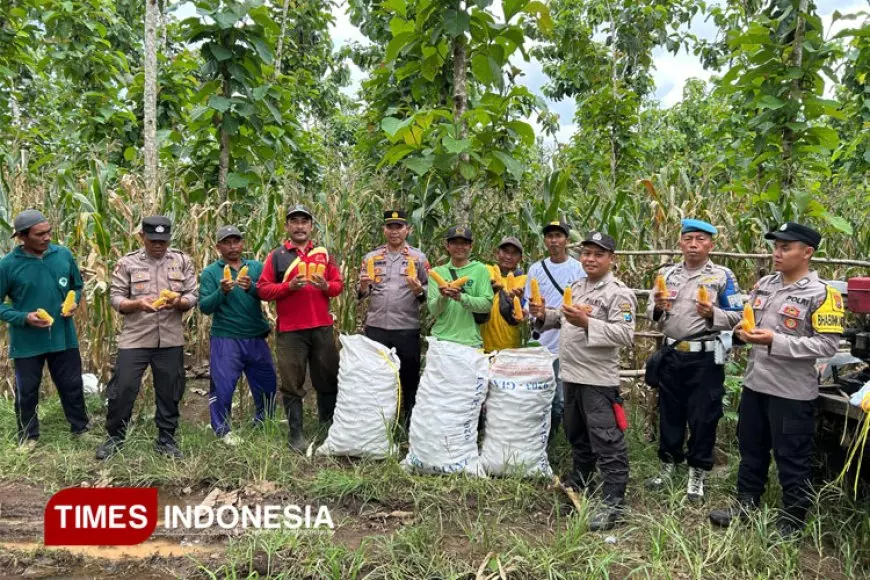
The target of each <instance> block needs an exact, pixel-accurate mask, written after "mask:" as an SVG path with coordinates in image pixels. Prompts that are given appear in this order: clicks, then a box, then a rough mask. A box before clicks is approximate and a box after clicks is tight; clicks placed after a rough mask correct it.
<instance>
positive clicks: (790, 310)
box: [782, 306, 801, 318]
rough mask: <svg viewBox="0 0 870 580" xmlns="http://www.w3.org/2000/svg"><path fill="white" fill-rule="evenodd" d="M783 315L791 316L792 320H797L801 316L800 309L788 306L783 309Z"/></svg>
mask: <svg viewBox="0 0 870 580" xmlns="http://www.w3.org/2000/svg"><path fill="white" fill-rule="evenodd" d="M782 313H783V314H785V315H786V316H791V317H792V318H797V317H798V316H800V315H801V311H800V308H798V307H797V306H786V307H785V308H783V309H782Z"/></svg>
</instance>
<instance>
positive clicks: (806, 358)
mask: <svg viewBox="0 0 870 580" xmlns="http://www.w3.org/2000/svg"><path fill="white" fill-rule="evenodd" d="M749 300H750V304H752V309H753V310H754V311H755V323H756V326H757V327H758V328H766V329H769V330H772V331H773V332H774V335H773V343H772V344H771V345H770V346H763V345H758V344H754V345H752V350H751V351H750V352H749V362H748V364H747V366H746V375H745V377H744V379H743V383H744V384H745V385H746V386H747V387H749V388H750V389H752V390H753V391H757V392H759V393H765V394H768V395H774V396H777V397H783V398H786V399H795V400H798V401H811V400H813V399H815V398H816V397H818V396H819V380H818V373H817V371H816V368H815V364H816V359H817V358H825V357H830V356H834V354H836V352H837V347H838V346H839V344H840V336H841V335H842V333H843V315H844V310H843V297H842V296H841V295H840V293H839V292H838V291H837V290H835V289H834V288H833V287H831V286H829V285H827V284H825V283H824V282H822V281H821V280H819V276H818V274H816V272H814V271H811V272H809V273H808V274H807V275H806V276H804V277H803V278H801V279H800V280H798V281H797V282H795V283H793V284H789V285H787V286H785V285H783V281H782V274H780V273H776V274H772V275H770V276H765V277H764V278H762V279H761V280H759V281H758V284H756V285H755V287H754V288H753V289H752V292H751V293H750V295H749Z"/></svg>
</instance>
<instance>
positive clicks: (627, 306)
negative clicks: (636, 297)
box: [619, 302, 631, 312]
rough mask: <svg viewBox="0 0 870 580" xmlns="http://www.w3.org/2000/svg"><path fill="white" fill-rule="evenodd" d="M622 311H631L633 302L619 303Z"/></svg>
mask: <svg viewBox="0 0 870 580" xmlns="http://www.w3.org/2000/svg"><path fill="white" fill-rule="evenodd" d="M619 310H620V312H631V304H629V303H628V302H623V303H622V304H620V305H619Z"/></svg>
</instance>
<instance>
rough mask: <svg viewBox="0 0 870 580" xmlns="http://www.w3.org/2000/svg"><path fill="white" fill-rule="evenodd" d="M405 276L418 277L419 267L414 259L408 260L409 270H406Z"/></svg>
mask: <svg viewBox="0 0 870 580" xmlns="http://www.w3.org/2000/svg"><path fill="white" fill-rule="evenodd" d="M405 276H407V277H408V278H416V277H417V265H416V264H415V263H414V258H408V268H407V270H405Z"/></svg>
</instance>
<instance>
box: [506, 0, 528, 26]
mask: <svg viewBox="0 0 870 580" xmlns="http://www.w3.org/2000/svg"><path fill="white" fill-rule="evenodd" d="M527 3H528V0H503V1H502V3H501V7H502V10H504V20H505V22H510V19H511V18H513V17H514V16H515V15H516V14H517V13H518V12H519V11H520V10H522V9H523V8H524V7H525V5H526V4H527Z"/></svg>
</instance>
